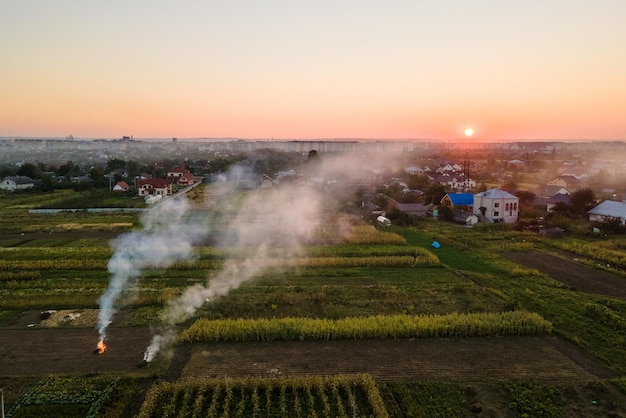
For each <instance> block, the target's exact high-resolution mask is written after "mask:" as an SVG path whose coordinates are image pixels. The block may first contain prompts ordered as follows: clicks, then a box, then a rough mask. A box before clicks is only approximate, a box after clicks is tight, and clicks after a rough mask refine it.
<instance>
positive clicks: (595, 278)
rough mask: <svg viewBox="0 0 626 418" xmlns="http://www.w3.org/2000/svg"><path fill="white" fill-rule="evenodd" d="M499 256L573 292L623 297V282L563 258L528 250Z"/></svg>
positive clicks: (620, 279) (624, 289) (625, 289)
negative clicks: (542, 275) (551, 279)
mask: <svg viewBox="0 0 626 418" xmlns="http://www.w3.org/2000/svg"><path fill="white" fill-rule="evenodd" d="M502 257H504V258H506V259H507V260H509V261H513V262H515V263H517V264H521V265H523V266H525V267H530V268H534V269H536V270H539V271H540V272H542V273H544V274H547V275H548V276H550V277H552V278H553V279H555V280H558V281H560V282H561V283H564V284H565V285H567V286H569V287H570V288H572V289H573V290H578V291H581V292H587V293H595V294H599V295H604V296H610V297H615V298H626V279H624V278H621V277H618V276H616V275H613V274H610V273H607V272H604V271H601V270H598V269H594V268H591V267H588V266H585V265H583V264H581V263H578V262H576V261H575V260H574V259H573V258H572V257H567V256H566V255H556V254H551V253H547V252H545V251H532V252H511V253H503V254H502Z"/></svg>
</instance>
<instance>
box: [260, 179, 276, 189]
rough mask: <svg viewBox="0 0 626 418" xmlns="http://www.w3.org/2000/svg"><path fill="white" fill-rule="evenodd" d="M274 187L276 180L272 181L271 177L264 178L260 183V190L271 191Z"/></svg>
mask: <svg viewBox="0 0 626 418" xmlns="http://www.w3.org/2000/svg"><path fill="white" fill-rule="evenodd" d="M272 187H274V180H272V179H271V178H270V177H269V176H263V178H262V179H261V181H260V182H259V188H260V189H271V188H272Z"/></svg>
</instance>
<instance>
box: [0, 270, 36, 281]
mask: <svg viewBox="0 0 626 418" xmlns="http://www.w3.org/2000/svg"><path fill="white" fill-rule="evenodd" d="M39 279H41V272H39V271H18V272H12V271H0V282H8V281H29V280H39Z"/></svg>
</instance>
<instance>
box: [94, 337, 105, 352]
mask: <svg viewBox="0 0 626 418" xmlns="http://www.w3.org/2000/svg"><path fill="white" fill-rule="evenodd" d="M106 349H107V345H106V344H105V343H104V339H103V338H100V341H98V345H97V346H96V349H95V350H94V353H96V354H104V352H105V351H106Z"/></svg>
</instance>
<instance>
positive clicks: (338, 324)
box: [180, 311, 552, 342]
mask: <svg viewBox="0 0 626 418" xmlns="http://www.w3.org/2000/svg"><path fill="white" fill-rule="evenodd" d="M551 331H552V324H551V323H550V322H549V321H547V320H545V319H544V318H542V317H541V316H540V315H538V314H536V313H531V312H526V311H508V312H497V313H469V314H459V313H453V314H448V315H420V316H412V315H376V316H367V317H351V318H343V319H338V320H330V319H313V318H295V317H292V318H278V319H263V318H259V319H219V320H208V319H198V320H197V321H196V322H195V323H194V324H192V325H191V326H190V327H189V328H187V329H186V330H184V331H183V332H182V333H181V334H180V339H181V340H182V341H187V342H217V341H230V342H239V341H298V340H299V341H303V340H336V339H365V338H376V339H385V338H430V337H476V336H525V335H541V334H547V333H550V332H551Z"/></svg>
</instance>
